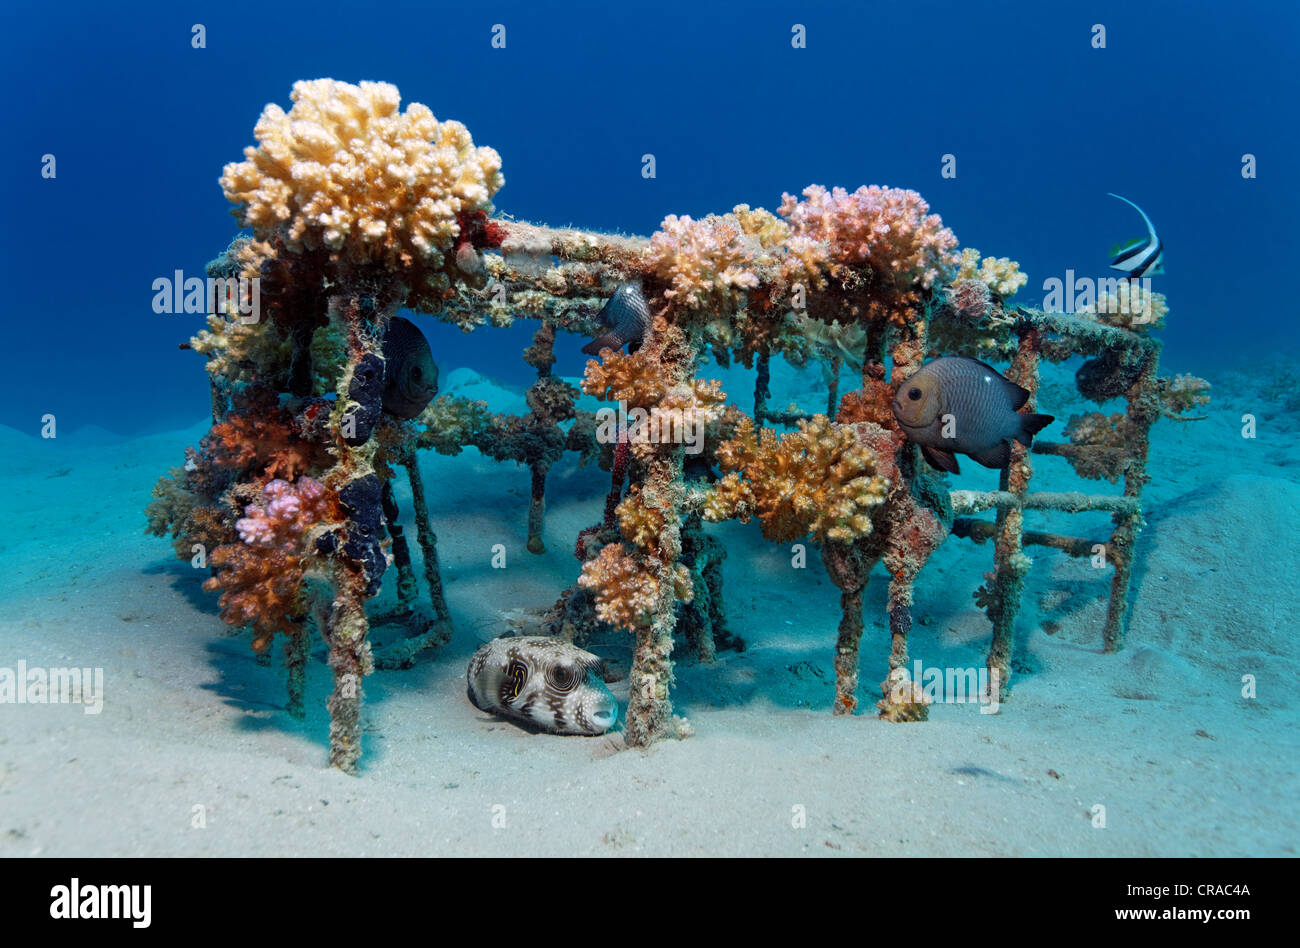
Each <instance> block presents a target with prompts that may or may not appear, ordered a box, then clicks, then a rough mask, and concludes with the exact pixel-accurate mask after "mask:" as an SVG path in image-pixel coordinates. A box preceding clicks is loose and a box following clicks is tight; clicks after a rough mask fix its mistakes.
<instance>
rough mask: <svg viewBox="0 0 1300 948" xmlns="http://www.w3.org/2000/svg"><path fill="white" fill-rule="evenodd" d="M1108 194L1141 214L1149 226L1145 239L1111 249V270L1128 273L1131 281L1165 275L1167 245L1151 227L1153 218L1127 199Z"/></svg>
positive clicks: (1141, 238)
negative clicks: (1150, 274) (1151, 275)
mask: <svg viewBox="0 0 1300 948" xmlns="http://www.w3.org/2000/svg"><path fill="white" fill-rule="evenodd" d="M1106 193H1107V194H1109V195H1110V196H1111V197H1113V198H1119V199H1120V200H1121V201H1123V202H1124V203H1125V204H1127V205H1128V206H1129V207H1131V208H1133V210H1135V211H1137V212H1138V213H1139V214H1141V215H1142V220H1143V221H1145V222H1146V225H1147V235H1146V236H1145V237H1137V238H1135V239H1133V240H1130V241H1129V242H1128V243H1125V244H1120V245H1119V246H1117V247H1113V248H1111V261H1110V268H1111V269H1112V270H1120V271H1122V272H1124V273H1127V274H1128V275H1129V277H1130V278H1131V279H1138V278H1139V277H1142V276H1145V275H1146V274H1148V273H1153V274H1159V273H1164V272H1165V245H1164V244H1163V243H1162V242H1161V241H1160V238H1159V237H1157V236H1156V229H1155V228H1154V227H1153V226H1151V218H1149V217H1147V215H1146V211H1144V210H1142V208H1140V207H1138V206H1137V205H1136V204H1134V203H1133V202H1132V201H1130V200H1129V199H1128V198H1126V197H1120V196H1119V195H1118V194H1113V193H1111V192H1109V191H1107V192H1106Z"/></svg>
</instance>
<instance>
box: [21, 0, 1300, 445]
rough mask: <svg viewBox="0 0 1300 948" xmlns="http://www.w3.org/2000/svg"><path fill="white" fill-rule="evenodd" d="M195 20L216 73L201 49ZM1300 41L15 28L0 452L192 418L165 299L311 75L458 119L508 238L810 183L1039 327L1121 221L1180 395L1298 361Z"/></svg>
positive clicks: (175, 326)
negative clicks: (953, 258) (530, 229)
mask: <svg viewBox="0 0 1300 948" xmlns="http://www.w3.org/2000/svg"><path fill="white" fill-rule="evenodd" d="M195 23H202V24H204V25H205V26H206V28H207V48H206V49H198V50H196V49H193V48H191V45H190V39H191V26H192V25H193V24H195ZM496 23H501V24H504V25H505V26H506V29H507V34H506V35H507V45H506V48H505V49H493V48H492V46H491V42H490V40H491V29H492V26H493V24H496ZM795 23H802V24H804V25H805V26H806V28H807V37H808V48H806V49H793V48H792V47H791V43H790V37H791V27H792V24H795ZM1095 23H1101V24H1104V25H1105V26H1106V29H1107V46H1106V48H1105V49H1104V50H1098V49H1094V48H1092V46H1091V44H1090V39H1091V27H1092V25H1093V24H1095ZM1298 41H1300V4H1296V3H1293V2H1260V0H1255V2H1249V0H1247V2H1234V3H1232V4H1225V3H1210V2H1190V0H1176V2H1173V0H1171V2H1132V0H1128V2H1088V3H1055V2H1054V3H1051V4H1041V3H1030V2H982V3H970V2H907V3H879V2H857V3H802V4H794V3H772V2H761V3H745V4H743V5H742V4H731V3H727V4H720V3H719V4H711V3H702V2H692V3H677V2H656V3H652V4H645V3H638V4H622V3H599V4H597V3H566V4H539V3H491V4H479V3H459V4H430V3H412V2H385V3H382V4H378V5H371V4H362V3H327V2H315V3H311V4H309V5H308V4H302V5H293V6H292V7H289V6H283V5H280V4H205V3H150V4H129V3H127V4H113V5H111V6H100V5H98V4H95V5H91V4H81V3H49V2H42V3H16V2H13V0H10V2H7V3H6V4H5V5H4V6H3V9H0V48H2V49H3V63H4V65H3V68H4V71H5V79H6V82H5V88H6V90H7V91H8V102H9V105H8V110H7V111H8V115H7V117H6V121H5V129H6V135H5V138H6V142H5V144H6V147H5V148H3V149H0V172H2V173H0V187H3V206H4V208H5V226H4V227H3V229H0V276H3V286H4V288H5V290H6V292H5V294H4V300H3V304H2V305H3V308H4V313H3V316H0V320H2V324H3V327H4V333H5V340H6V346H5V352H6V355H7V358H6V359H5V362H4V370H3V372H0V379H3V382H0V386H3V387H2V388H0V393H2V394H3V398H0V424H6V425H10V426H12V427H15V428H18V429H20V430H23V431H28V432H31V433H33V434H34V433H36V432H37V431H38V430H39V427H40V417H41V415H42V414H44V413H46V412H53V413H55V414H56V416H57V417H58V419H59V424H60V430H61V431H66V430H69V429H76V428H78V427H81V426H83V425H98V426H102V427H104V428H108V429H110V430H113V431H117V432H122V433H131V432H141V431H149V430H159V429H165V428H170V427H177V426H182V425H188V424H191V423H193V422H194V421H196V420H198V419H200V418H201V417H203V415H204V414H205V412H206V411H207V405H208V393H207V385H206V381H205V376H204V372H203V369H202V359H201V358H200V357H199V356H196V355H194V354H192V353H187V352H181V351H178V350H177V344H178V343H180V342H183V341H184V340H186V339H187V338H189V337H190V336H191V335H192V334H193V333H194V332H195V331H197V329H199V328H200V324H201V317H198V316H193V315H189V316H185V315H172V316H166V315H163V316H160V315H155V314H154V313H153V312H152V309H151V301H152V298H153V290H152V288H151V284H152V282H153V281H154V280H155V279H156V278H158V277H164V276H170V275H171V274H172V273H173V271H175V270H177V269H181V270H183V271H184V272H185V273H186V275H196V276H201V275H202V267H203V264H204V263H205V262H206V261H207V260H209V259H210V258H212V257H214V256H216V255H217V254H218V253H219V252H220V251H221V250H222V248H224V247H225V246H226V244H227V242H228V241H229V239H230V238H231V237H232V236H233V235H234V234H235V233H236V226H235V222H234V221H233V219H232V218H231V217H230V216H229V213H228V210H229V206H228V204H227V202H226V201H225V199H224V198H223V196H222V194H221V190H220V188H219V187H218V185H217V178H218V176H219V175H220V173H221V169H222V166H223V165H224V164H225V163H227V162H230V161H235V160H239V159H240V158H241V157H242V154H241V152H242V149H243V148H244V147H245V146H246V145H250V144H252V143H253V125H254V123H255V121H256V119H257V116H258V114H259V113H260V111H261V109H262V107H263V105H265V104H266V103H267V102H272V101H273V102H277V103H279V104H280V105H281V106H283V107H285V108H287V107H288V106H289V90H290V87H291V86H292V84H293V82H294V81H295V80H297V79H311V78H319V77H324V76H328V77H332V78H336V79H341V80H347V81H352V82H355V81H358V80H361V79H377V80H386V81H389V82H393V83H395V84H396V85H397V86H398V87H399V89H400V90H401V92H402V94H403V98H404V100H405V101H408V102H409V101H419V102H424V103H426V104H427V105H429V106H430V107H431V108H432V109H433V111H434V113H435V114H436V115H437V116H438V117H439V118H440V119H442V118H455V119H459V120H461V121H463V122H464V123H465V124H466V125H467V126H468V127H469V129H470V131H471V133H472V134H473V136H474V139H475V142H476V143H477V144H483V145H491V146H492V147H494V148H496V149H497V150H498V151H499V152H500V153H501V155H502V157H503V160H504V173H505V177H506V186H505V188H504V189H502V191H501V192H500V193H499V194H498V195H497V200H496V203H497V206H498V207H499V208H500V209H502V210H503V211H506V212H509V213H510V214H512V215H514V216H515V217H517V218H520V219H527V220H535V221H543V222H547V223H551V224H567V223H573V224H576V225H580V226H584V227H590V228H597V229H607V230H622V231H626V232H633V233H641V234H649V233H651V232H653V231H654V230H655V229H656V228H657V226H658V224H659V222H660V221H661V220H662V219H663V217H664V216H665V215H667V214H670V213H677V214H690V215H692V216H700V215H703V214H706V213H709V212H724V211H726V210H729V209H730V208H731V207H732V206H733V205H735V204H737V203H741V202H744V203H748V204H751V205H754V206H765V207H768V208H775V206H776V205H777V204H778V203H779V202H780V199H781V194H782V192H783V191H788V192H791V193H798V192H799V191H800V190H801V189H802V188H803V187H805V186H806V185H808V184H811V183H821V184H825V185H827V186H830V185H843V186H846V187H849V188H855V187H857V186H858V185H861V184H871V183H876V184H884V185H891V186H897V187H910V188H915V189H917V190H919V191H920V192H921V193H922V194H923V195H924V196H925V197H926V199H927V200H928V201H929V202H930V204H931V205H932V207H933V209H934V210H935V211H937V212H938V213H940V214H941V215H942V216H943V219H944V221H945V223H946V224H948V225H949V226H950V227H952V228H953V230H954V231H955V232H956V234H957V236H958V238H959V239H960V241H961V243H962V245H963V246H975V247H978V248H979V249H980V250H981V251H983V252H984V253H986V254H995V255H1007V256H1011V257H1012V258H1014V259H1017V260H1019V261H1020V262H1021V264H1022V266H1023V268H1024V269H1025V271H1026V272H1027V273H1028V274H1029V276H1030V283H1029V285H1028V286H1027V287H1026V289H1025V290H1023V291H1022V293H1021V296H1020V297H1018V299H1022V300H1025V301H1027V302H1038V301H1040V300H1041V297H1042V295H1043V294H1042V289H1041V287H1042V281H1043V280H1044V279H1045V278H1047V277H1053V276H1055V277H1063V276H1064V274H1065V271H1066V269H1067V268H1071V269H1074V270H1075V271H1076V273H1078V274H1079V275H1092V276H1104V275H1107V274H1108V273H1109V271H1108V270H1107V269H1106V264H1107V256H1106V254H1107V250H1108V249H1109V248H1110V247H1111V245H1112V244H1114V243H1116V242H1118V241H1120V240H1123V239H1127V238H1131V237H1136V236H1140V235H1141V233H1142V227H1141V222H1140V220H1139V219H1138V218H1137V215H1136V214H1135V213H1134V212H1133V211H1131V210H1130V209H1129V208H1127V207H1126V206H1124V205H1122V204H1120V203H1119V202H1117V201H1114V200H1112V199H1110V198H1107V197H1106V192H1107V191H1115V192H1118V193H1120V194H1123V195H1125V196H1127V197H1129V198H1131V199H1133V200H1134V201H1136V202H1137V203H1138V204H1140V205H1142V206H1143V207H1144V208H1145V209H1146V210H1147V212H1148V213H1149V214H1150V215H1151V217H1152V218H1153V220H1154V221H1155V223H1156V226H1157V228H1158V229H1159V231H1160V233H1161V235H1162V237H1163V239H1164V241H1165V245H1166V266H1167V269H1168V274H1167V276H1164V277H1157V278H1155V280H1156V282H1155V287H1156V289H1158V290H1159V291H1161V292H1164V293H1166V294H1167V295H1168V297H1169V303H1170V306H1171V316H1170V319H1169V325H1168V328H1167V329H1166V330H1165V331H1164V332H1163V334H1162V335H1163V337H1164V338H1165V340H1166V356H1165V363H1164V364H1165V368H1166V370H1168V371H1193V372H1198V371H1199V372H1202V373H1203V372H1205V371H1207V370H1208V369H1210V368H1212V367H1214V366H1218V365H1222V364H1223V363H1224V362H1225V361H1232V360H1239V359H1242V358H1245V357H1248V356H1251V355H1253V354H1256V353H1269V354H1277V353H1279V352H1285V351H1288V350H1293V348H1294V344H1295V342H1294V341H1295V338H1296V334H1295V329H1294V321H1295V318H1296V310H1297V307H1296V305H1295V303H1294V298H1295V297H1294V292H1295V291H1294V289H1293V278H1292V276H1291V274H1292V272H1293V267H1294V262H1295V259H1296V254H1297V239H1296V227H1297V220H1298V219H1300V188H1298V187H1297V181H1296V170H1295V156H1296V155H1297V154H1300V132H1298V131H1297V123H1296V120H1295V106H1294V103H1295V102H1296V101H1297V98H1298V96H1297V91H1298V89H1297V87H1298V86H1300V80H1297V76H1296V72H1295V69H1294V65H1293V62H1294V50H1295V48H1296V46H1297V42H1298ZM47 153H50V154H54V155H55V156H56V158H57V170H58V176H57V178H55V179H53V180H45V179H43V178H42V177H41V175H40V167H41V156H42V155H44V154H47ZM646 153H652V154H654V155H655V157H656V161H657V177H656V178H654V179H653V180H647V179H644V178H643V177H642V176H641V156H642V155H644V154H646ZM949 153H950V154H953V155H955V156H956V158H957V170H958V174H957V177H956V178H955V179H952V180H946V179H944V178H942V177H941V176H940V164H941V156H943V155H944V154H949ZM1245 153H1251V154H1254V155H1255V156H1256V157H1257V161H1258V177H1257V178H1256V179H1254V180H1246V179H1244V178H1243V177H1242V175H1241V170H1240V169H1241V161H1242V155H1243V154H1245ZM422 325H424V326H425V327H426V328H428V330H429V335H430V337H431V338H433V339H434V341H435V351H436V355H437V358H438V360H439V362H440V363H441V364H442V365H443V366H444V370H445V369H446V368H454V367H456V366H458V365H472V366H474V367H475V368H477V369H478V370H479V371H481V372H483V373H485V374H487V375H490V376H493V377H495V378H498V379H500V380H502V381H505V382H508V383H511V384H519V385H523V384H527V382H528V381H529V380H530V379H531V372H530V370H529V369H528V368H527V367H526V366H525V365H524V364H523V363H522V362H521V361H520V359H519V353H520V350H521V349H522V347H523V346H524V345H525V344H526V342H527V339H528V335H529V332H530V331H531V327H530V326H529V325H528V324H522V325H518V326H516V327H515V328H513V329H512V330H510V331H508V332H501V331H497V330H488V331H480V332H478V333H475V334H473V335H469V336H466V335H462V334H460V333H459V332H458V331H457V330H455V329H453V328H450V327H446V326H443V325H440V324H439V325H435V324H433V322H432V321H431V320H426V321H424V322H423V323H422ZM580 344H581V342H580V340H573V339H570V340H566V341H565V342H564V343H563V345H562V347H561V349H560V355H561V362H560V364H559V366H558V367H557V370H558V371H559V372H561V373H562V374H578V373H579V372H580V371H581V366H582V361H583V360H582V357H581V356H580V355H579V353H578V351H577V349H578V346H579V345H580Z"/></svg>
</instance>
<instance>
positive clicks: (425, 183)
mask: <svg viewBox="0 0 1300 948" xmlns="http://www.w3.org/2000/svg"><path fill="white" fill-rule="evenodd" d="M290 98H292V100H293V103H294V104H293V107H292V108H291V109H290V110H289V111H288V112H287V113H286V112H285V111H284V110H283V109H281V108H280V107H279V106H278V105H275V104H274V103H272V104H270V105H268V106H266V108H265V109H264V110H263V112H262V116H261V118H260V119H259V120H258V122H257V126H256V127H255V129H254V135H255V136H256V138H257V142H258V146H257V147H256V148H254V147H251V146H250V147H248V148H245V149H244V156H245V158H246V160H245V161H240V162H234V163H231V164H228V165H226V168H225V173H224V174H223V175H222V176H221V187H222V190H223V191H224V192H225V195H226V198H227V199H228V200H229V201H231V202H233V203H235V204H237V205H238V207H237V208H236V210H235V212H234V213H235V216H236V217H237V218H238V219H239V222H240V224H241V225H243V226H245V227H249V226H251V227H252V228H253V230H254V233H255V234H256V235H257V237H258V238H259V239H263V240H264V239H267V238H268V237H269V236H271V235H272V234H273V233H276V232H278V233H280V234H281V235H282V237H283V240H284V242H285V244H286V246H287V247H288V248H289V249H291V250H295V251H302V250H304V249H305V250H317V249H322V248H324V249H328V250H330V251H336V252H338V251H342V252H344V253H346V254H347V255H348V257H349V258H350V259H351V261H352V262H354V263H374V264H380V265H383V266H385V267H387V268H389V269H390V270H398V269H402V268H405V267H410V266H412V265H413V264H417V263H418V264H419V265H421V266H422V267H423V268H429V269H438V268H441V267H442V266H443V263H444V259H443V255H444V253H445V252H446V251H447V250H449V249H450V248H451V246H452V245H453V243H454V242H455V239H456V237H457V235H458V234H459V230H460V225H459V224H458V218H460V217H461V216H462V215H464V214H467V213H470V212H473V211H476V210H484V211H490V210H491V207H492V205H491V199H492V195H493V194H495V193H496V191H497V190H498V189H499V188H500V187H501V185H502V184H504V179H503V178H502V176H501V157H500V156H499V155H498V154H497V153H496V152H495V151H494V150H493V149H491V148H483V147H477V148H476V147H475V146H474V142H473V140H472V139H471V138H470V134H469V132H468V130H467V129H466V128H465V126H464V125H462V124H461V123H460V122H454V121H444V122H439V121H438V120H437V119H435V118H434V116H433V113H432V112H431V111H430V110H429V108H428V107H427V106H424V105H421V104H420V103H418V102H412V103H411V104H410V105H408V106H407V108H406V111H405V112H401V111H399V110H398V106H399V104H400V103H401V96H400V95H399V93H398V91H397V87H396V86H393V85H391V84H389V83H386V82H362V83H360V84H359V85H351V84H349V83H346V82H338V81H336V80H334V79H316V80H311V81H303V82H296V83H294V86H293V93H292V95H291V96H290Z"/></svg>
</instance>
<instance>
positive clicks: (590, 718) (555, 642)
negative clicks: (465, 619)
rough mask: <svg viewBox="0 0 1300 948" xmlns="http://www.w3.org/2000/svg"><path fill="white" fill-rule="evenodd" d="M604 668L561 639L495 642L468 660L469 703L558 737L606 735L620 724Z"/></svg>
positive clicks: (595, 657)
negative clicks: (606, 682) (604, 674)
mask: <svg viewBox="0 0 1300 948" xmlns="http://www.w3.org/2000/svg"><path fill="white" fill-rule="evenodd" d="M604 669H605V663H604V662H603V661H602V660H601V659H600V657H599V656H597V655H593V654H591V652H585V651H583V650H582V649H580V648H578V647H577V646H576V645H573V644H571V643H569V642H565V641H562V640H560V639H553V638H548V637H546V636H537V635H534V636H520V637H518V638H499V639H493V640H492V641H491V642H488V643H487V644H486V645H484V646H483V647H482V648H480V649H479V650H478V651H477V652H475V653H474V657H473V658H472V659H470V663H469V673H468V676H467V677H468V679H469V699H470V701H472V702H474V705H475V707H477V708H479V709H481V710H483V711H491V712H492V713H494V714H500V715H504V716H505V717H510V718H518V719H519V720H521V721H527V722H529V723H530V724H533V725H535V726H537V727H539V728H542V729H543V730H547V731H552V732H554V733H556V734H586V735H596V734H604V733H605V732H606V731H608V730H609V729H610V728H611V727H613V726H614V724H615V722H617V721H618V702H617V701H615V700H614V696H613V695H612V694H610V691H609V688H607V687H606V686H605V680H604V678H603V677H602V675H603V673H604Z"/></svg>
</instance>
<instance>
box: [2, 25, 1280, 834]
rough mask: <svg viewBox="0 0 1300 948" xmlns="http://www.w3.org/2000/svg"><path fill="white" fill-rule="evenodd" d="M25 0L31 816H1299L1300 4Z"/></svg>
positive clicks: (5, 471) (41, 825)
mask: <svg viewBox="0 0 1300 948" xmlns="http://www.w3.org/2000/svg"><path fill="white" fill-rule="evenodd" d="M0 24H2V25H3V30H2V31H0V35H3V37H4V39H3V40H2V41H0V42H3V44H4V47H5V60H6V65H7V70H8V72H9V74H10V77H11V81H12V83H13V84H14V86H15V87H16V91H17V94H16V96H15V102H14V106H15V112H16V115H14V116H12V117H11V118H10V120H9V121H8V122H7V123H6V124H7V128H8V133H7V140H8V141H9V143H10V144H9V146H8V147H7V148H5V149H3V151H0V162H2V163H3V175H2V176H0V177H2V180H3V187H4V189H5V192H4V205H5V208H6V215H7V224H8V226H6V227H5V228H4V231H3V235H2V236H0V241H2V242H3V253H0V268H2V269H3V274H4V277H5V285H6V287H7V288H8V289H9V292H10V297H9V304H8V309H9V312H10V318H9V319H8V320H7V321H6V326H7V330H8V332H7V335H6V340H7V346H6V349H7V353H8V356H9V358H8V359H7V361H6V367H5V371H4V373H3V375H2V376H0V378H3V383H2V384H3V387H4V397H3V399H2V400H0V451H2V452H3V457H4V461H5V463H4V464H3V465H2V466H0V485H3V490H2V491H0V497H2V498H3V499H2V500H0V511H2V515H3V519H4V520H5V522H6V523H7V525H8V530H7V532H6V533H5V534H4V535H3V537H0V854H2V855H5V856H54V857H89V856H605V855H609V856H659V857H664V856H833V857H843V856H1081V857H1184V856H1234V857H1236V856H1295V855H1296V854H1297V848H1298V847H1300V812H1298V811H1300V806H1298V804H1297V801H1298V800H1300V779H1298V771H1300V737H1298V736H1297V734H1298V731H1297V724H1300V698H1298V697H1297V691H1296V687H1295V682H1296V680H1297V678H1300V636H1297V635H1296V620H1295V616H1296V614H1297V610H1300V592H1298V591H1297V578H1296V577H1297V574H1298V573H1300V544H1297V541H1296V537H1297V536H1298V535H1300V442H1298V440H1297V439H1298V437H1300V337H1298V336H1297V332H1296V328H1295V327H1296V319H1297V316H1298V315H1300V314H1298V313H1297V307H1296V298H1295V297H1293V296H1292V295H1291V294H1290V280H1291V278H1292V275H1293V274H1294V268H1295V260H1296V257H1297V254H1300V241H1298V240H1297V236H1296V235H1297V229H1296V221H1297V220H1300V187H1298V186H1297V180H1296V177H1295V170H1294V165H1295V156H1296V154H1297V153H1300V131H1298V130H1297V125H1296V123H1295V121H1294V117H1293V115H1292V114H1291V111H1289V104H1290V103H1292V102H1294V101H1296V99H1297V98H1298V97H1300V80H1298V79H1297V76H1296V73H1295V70H1294V66H1293V58H1292V57H1293V49H1294V46H1295V43H1296V41H1297V39H1300V8H1297V7H1296V5H1294V4H1291V3H1283V2H1280V0H1278V2H1266V0H1245V2H1242V3H1237V4H1232V5H1225V4H1223V3H1217V2H1197V0H1181V2H1174V0H1168V2H1165V0H1148V2H1118V0H1116V2H1110V0H1090V2H1061V3H1053V4H1035V3H1031V2H1029V0H1024V2H1010V0H1008V2H995V3H986V4H969V3H957V2H947V0H943V2H941V0H928V2H927V0H918V2H914V3H887V2H862V3H850V2H847V0H846V2H824V3H793V2H769V0H759V2H754V3H745V4H738V3H716V4H709V3H705V4H700V3H694V4H688V3H682V2H678V0H667V2H662V3H657V4H653V5H650V6H646V5H642V4H636V5H630V4H629V5H625V4H617V3H613V4H611V3H595V2H590V3H586V2H581V3H579V2H574V3H564V4H559V5H550V4H536V3H522V2H520V3H510V2H503V3H494V4H490V5H488V4H482V5H480V4H443V3H417V2H410V0H399V2H384V3H378V4H363V3H344V2H318V3H312V4H287V5H266V6H255V7H239V6H230V5H215V4H214V5H207V4H163V3H135V4H131V3H127V4H120V5H113V6H111V7H104V6H101V5H98V4H90V3H59V2H55V3H49V4H34V3H10V4H6V5H5V7H4V9H3V11H0Z"/></svg>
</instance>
